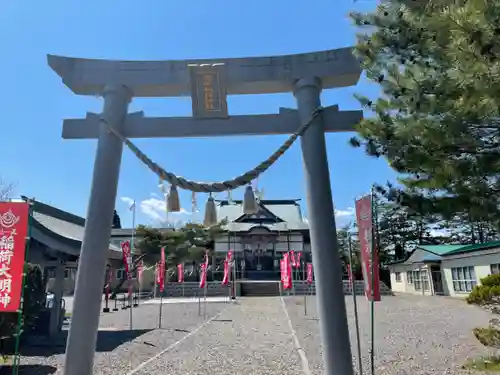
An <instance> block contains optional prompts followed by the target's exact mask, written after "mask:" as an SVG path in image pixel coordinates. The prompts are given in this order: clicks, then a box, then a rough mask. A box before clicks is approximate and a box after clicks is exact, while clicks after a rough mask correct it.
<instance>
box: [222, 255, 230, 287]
mask: <svg viewBox="0 0 500 375" xmlns="http://www.w3.org/2000/svg"><path fill="white" fill-rule="evenodd" d="M227 284H229V262H228V261H227V259H225V260H224V277H223V278H222V285H227Z"/></svg>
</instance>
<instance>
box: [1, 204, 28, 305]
mask: <svg viewBox="0 0 500 375" xmlns="http://www.w3.org/2000/svg"><path fill="white" fill-rule="evenodd" d="M28 218H29V204H28V203H24V202H0V312H16V311H17V310H18V309H19V306H20V302H21V293H22V285H23V268H24V260H25V259H24V258H25V243H26V236H27V234H28Z"/></svg>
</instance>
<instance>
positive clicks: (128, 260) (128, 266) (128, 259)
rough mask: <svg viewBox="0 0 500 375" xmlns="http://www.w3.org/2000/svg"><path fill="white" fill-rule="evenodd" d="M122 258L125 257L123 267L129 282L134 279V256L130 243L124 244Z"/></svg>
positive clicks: (125, 242)
mask: <svg viewBox="0 0 500 375" xmlns="http://www.w3.org/2000/svg"><path fill="white" fill-rule="evenodd" d="M122 256H123V266H124V267H125V274H126V275H127V280H129V281H130V280H131V279H132V274H131V272H130V271H131V270H132V254H131V252H130V242H129V241H124V242H122Z"/></svg>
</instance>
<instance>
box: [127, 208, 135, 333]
mask: <svg viewBox="0 0 500 375" xmlns="http://www.w3.org/2000/svg"><path fill="white" fill-rule="evenodd" d="M135 206H136V203H135V201H134V210H133V211H132V234H131V238H130V259H132V256H133V253H134V237H135V233H134V232H135V209H136V208H135ZM131 263H132V262H131ZM130 266H132V264H130ZM130 266H129V267H130ZM131 273H132V270H131V269H129V270H128V283H129V285H128V299H129V302H128V303H129V309H130V311H129V325H130V330H131V331H132V329H133V328H132V316H133V310H134V309H133V308H132V307H133V304H134V302H133V300H132V299H133V288H134V285H133V283H132V274H131Z"/></svg>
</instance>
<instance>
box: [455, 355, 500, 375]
mask: <svg viewBox="0 0 500 375" xmlns="http://www.w3.org/2000/svg"><path fill="white" fill-rule="evenodd" d="M463 367H464V368H466V369H470V370H476V371H484V372H491V373H494V374H500V357H499V356H492V357H483V358H476V359H472V360H470V361H468V362H467V363H466V364H465V365H464V366H463Z"/></svg>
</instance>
